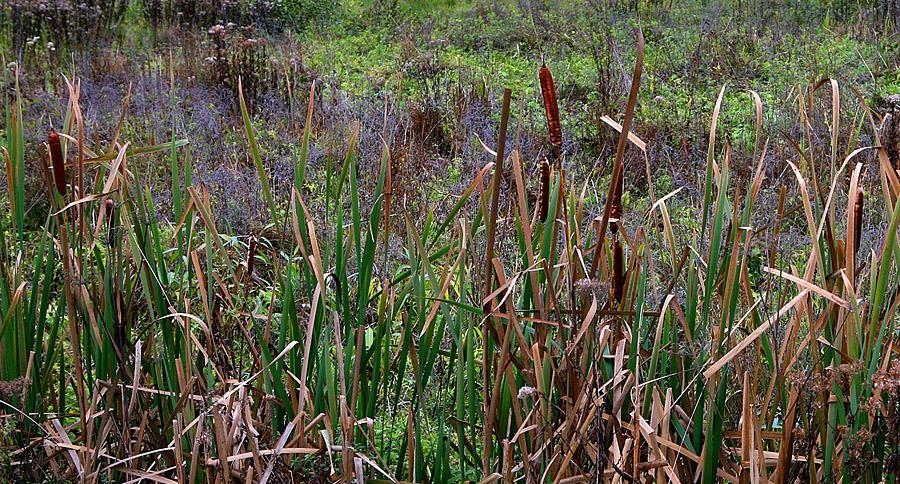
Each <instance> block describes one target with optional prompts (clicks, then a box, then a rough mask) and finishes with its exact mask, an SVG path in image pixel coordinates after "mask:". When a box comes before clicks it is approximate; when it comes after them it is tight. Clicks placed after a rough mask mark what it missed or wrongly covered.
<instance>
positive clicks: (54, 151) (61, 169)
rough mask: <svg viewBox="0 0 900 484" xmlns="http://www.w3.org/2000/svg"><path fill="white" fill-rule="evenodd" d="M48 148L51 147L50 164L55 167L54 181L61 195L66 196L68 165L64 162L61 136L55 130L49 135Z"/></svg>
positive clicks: (51, 130)
mask: <svg viewBox="0 0 900 484" xmlns="http://www.w3.org/2000/svg"><path fill="white" fill-rule="evenodd" d="M47 146H49V147H50V164H51V166H52V167H53V181H54V182H55V183H56V191H58V192H59V194H60V195H65V194H66V165H65V161H63V154H62V143H60V141H59V134H58V133H57V132H56V130H54V129H53V128H51V129H50V132H49V133H47Z"/></svg>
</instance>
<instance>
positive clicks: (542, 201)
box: [538, 158, 550, 222]
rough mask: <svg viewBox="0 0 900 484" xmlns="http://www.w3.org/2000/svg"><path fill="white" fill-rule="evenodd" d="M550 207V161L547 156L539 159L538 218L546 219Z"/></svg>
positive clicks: (544, 220) (542, 220) (543, 220)
mask: <svg viewBox="0 0 900 484" xmlns="http://www.w3.org/2000/svg"><path fill="white" fill-rule="evenodd" d="M549 207H550V163H549V162H548V161H547V158H544V160H543V161H541V186H540V192H538V218H539V219H540V221H541V222H546V221H547V210H548V209H549Z"/></svg>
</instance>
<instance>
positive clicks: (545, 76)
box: [539, 64, 562, 164]
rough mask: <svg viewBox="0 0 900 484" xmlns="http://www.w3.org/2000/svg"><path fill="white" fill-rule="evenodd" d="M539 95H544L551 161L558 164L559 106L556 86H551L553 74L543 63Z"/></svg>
mask: <svg viewBox="0 0 900 484" xmlns="http://www.w3.org/2000/svg"><path fill="white" fill-rule="evenodd" d="M539 77H540V79H541V95H542V96H543V97H544V110H545V111H546V112H547V128H548V129H549V130H550V144H551V145H552V148H553V149H552V150H551V153H552V155H553V162H554V163H555V164H559V158H560V155H561V154H562V127H561V126H560V124H559V107H558V105H557V103H556V88H554V87H553V75H552V74H550V69H548V68H547V65H546V64H544V65H542V66H541V70H540V74H539Z"/></svg>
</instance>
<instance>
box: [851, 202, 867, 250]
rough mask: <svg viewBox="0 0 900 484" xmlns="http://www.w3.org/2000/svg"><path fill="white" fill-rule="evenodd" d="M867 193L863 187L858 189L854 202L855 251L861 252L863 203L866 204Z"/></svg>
mask: <svg viewBox="0 0 900 484" xmlns="http://www.w3.org/2000/svg"><path fill="white" fill-rule="evenodd" d="M865 199H866V193H865V192H864V191H863V190H862V188H860V189H858V190H856V200H854V202H853V222H854V223H853V236H854V240H853V241H854V245H853V252H854V253H856V252H859V242H860V240H861V239H860V236H861V235H862V218H863V205H864V204H865Z"/></svg>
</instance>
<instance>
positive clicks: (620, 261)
mask: <svg viewBox="0 0 900 484" xmlns="http://www.w3.org/2000/svg"><path fill="white" fill-rule="evenodd" d="M624 297H625V252H624V251H623V250H622V243H621V242H619V239H618V237H616V239H615V240H614V241H613V298H614V299H615V300H616V302H619V303H620V302H622V299H624Z"/></svg>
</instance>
